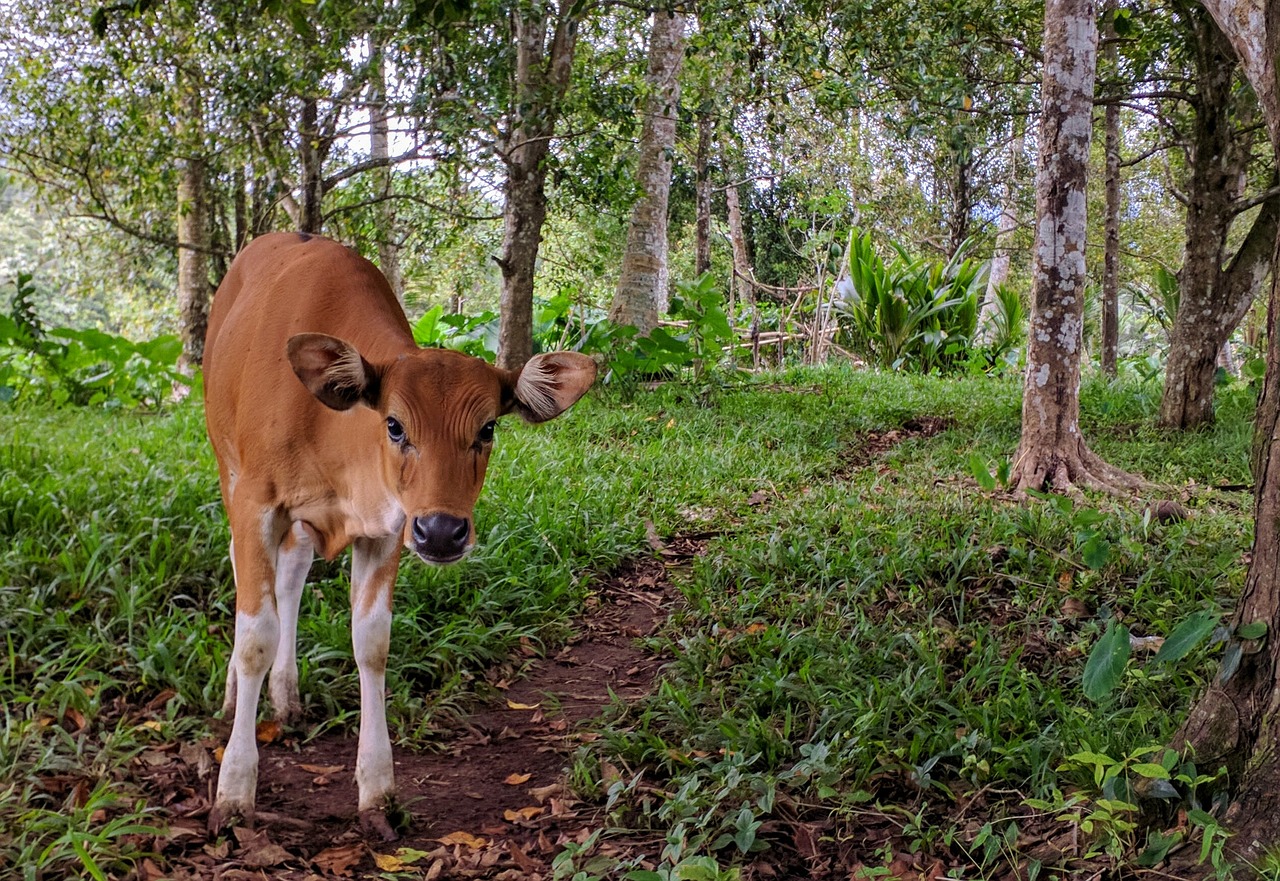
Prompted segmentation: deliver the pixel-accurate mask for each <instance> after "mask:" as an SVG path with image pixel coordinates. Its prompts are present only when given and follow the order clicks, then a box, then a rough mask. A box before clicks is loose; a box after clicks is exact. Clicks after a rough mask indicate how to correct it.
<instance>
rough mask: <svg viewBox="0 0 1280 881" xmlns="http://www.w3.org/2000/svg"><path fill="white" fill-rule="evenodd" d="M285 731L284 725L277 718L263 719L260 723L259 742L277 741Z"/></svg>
mask: <svg viewBox="0 0 1280 881" xmlns="http://www.w3.org/2000/svg"><path fill="white" fill-rule="evenodd" d="M283 733H284V726H283V725H281V724H280V723H279V722H277V721H276V720H275V719H263V720H262V721H261V722H259V723H258V743H275V742H276V741H277V740H279V739H280V735H281V734H283Z"/></svg>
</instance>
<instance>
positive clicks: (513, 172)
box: [497, 0, 578, 370]
mask: <svg viewBox="0 0 1280 881" xmlns="http://www.w3.org/2000/svg"><path fill="white" fill-rule="evenodd" d="M573 9H574V6H573V5H572V3H571V2H570V0H565V2H564V8H563V9H562V10H561V11H560V13H559V14H556V13H554V12H553V11H552V10H551V9H549V8H543V6H542V5H541V4H535V5H534V6H533V7H532V8H530V7H527V6H522V7H521V8H520V9H519V10H517V11H515V12H513V13H512V30H513V32H514V34H515V43H516V77H515V96H514V100H513V102H512V108H511V111H510V114H509V126H510V134H509V135H508V136H507V138H506V139H505V142H504V144H503V145H502V149H501V154H502V159H503V161H504V163H505V164H506V167H507V180H506V182H505V184H504V185H503V197H504V204H503V209H502V218H503V220H502V256H501V257H499V258H498V259H497V262H498V266H499V267H500V268H501V269H502V295H501V298H500V299H499V311H500V314H501V317H500V319H499V326H498V359H497V363H498V366H499V367H501V368H503V369H506V370H514V369H516V368H519V367H521V366H523V365H524V362H526V361H528V360H529V359H530V358H531V357H533V279H534V270H535V268H536V266H537V262H538V248H539V246H540V244H541V243H542V224H543V223H544V222H546V219H547V192H546V184H547V168H546V157H547V152H548V150H549V149H550V146H551V138H552V136H553V135H554V134H555V128H556V121H557V120H558V119H559V116H560V104H561V101H562V100H563V98H564V94H565V90H566V89H567V88H568V86H569V73H570V71H571V70H572V67H573V54H574V48H575V46H576V45H577V39H578V17H577V14H576V13H574V12H573ZM552 24H554V30H553V31H552V35H551V45H550V47H548V46H547V30H548V26H549V25H552Z"/></svg>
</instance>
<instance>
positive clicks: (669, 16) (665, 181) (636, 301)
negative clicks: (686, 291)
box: [609, 9, 684, 336]
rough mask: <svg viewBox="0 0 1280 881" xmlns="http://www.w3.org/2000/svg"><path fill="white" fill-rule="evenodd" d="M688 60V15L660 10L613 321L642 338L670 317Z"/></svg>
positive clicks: (655, 23)
mask: <svg viewBox="0 0 1280 881" xmlns="http://www.w3.org/2000/svg"><path fill="white" fill-rule="evenodd" d="M683 60H684V15H683V14H682V13H678V12H668V11H666V10H665V9H659V10H658V11H656V12H655V13H654V14H653V30H652V31H651V33H650V35H649V71H648V74H647V75H646V79H647V81H648V86H649V90H650V91H649V98H648V101H647V102H646V104H647V106H646V108H645V114H644V123H643V124H642V126H641V131H640V158H639V161H638V162H637V164H636V179H637V181H638V182H639V184H640V190H641V192H640V198H638V199H637V200H636V203H635V205H633V206H632V209H631V223H630V225H629V227H628V229H627V247H626V250H625V251H624V252H623V255H622V273H621V275H620V276H619V278H618V287H617V290H616V291H615V292H614V296H613V306H612V308H610V310H609V320H610V321H612V322H613V323H614V324H620V325H632V326H634V327H636V328H637V329H638V330H639V331H640V334H641V335H642V336H644V335H648V334H649V333H650V331H652V330H653V329H654V328H655V327H657V326H658V319H659V317H660V316H662V315H663V314H665V313H666V311H667V304H668V300H669V293H668V290H667V286H668V281H669V275H670V271H669V267H668V264H667V202H668V198H669V196H670V193H671V160H672V155H673V154H674V152H675V146H676V119H677V117H678V116H679V109H680V79H679V78H680V66H681V63H682V62H683Z"/></svg>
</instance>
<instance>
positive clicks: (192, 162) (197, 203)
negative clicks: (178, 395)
mask: <svg viewBox="0 0 1280 881" xmlns="http://www.w3.org/2000/svg"><path fill="white" fill-rule="evenodd" d="M177 85H178V88H177V92H178V107H179V113H178V131H177V140H178V143H179V145H180V147H179V149H181V150H182V151H183V153H184V154H185V155H183V156H182V158H181V159H180V160H179V169H178V217H177V228H178V333H179V336H180V337H181V339H182V357H181V360H180V361H179V364H178V367H179V369H180V370H182V371H183V372H184V373H185V372H190V371H191V370H192V369H194V368H195V367H198V366H200V365H201V364H202V363H203V362H204V338H205V333H206V332H207V331H208V329H209V210H208V199H209V195H208V190H207V186H206V180H205V178H206V174H207V169H206V167H205V159H204V103H203V101H202V99H201V94H200V84H199V82H198V81H197V80H196V78H195V76H194V75H192V74H188V73H186V72H184V71H179V72H178V84H177Z"/></svg>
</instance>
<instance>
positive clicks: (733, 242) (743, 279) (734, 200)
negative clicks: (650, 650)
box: [724, 183, 756, 307]
mask: <svg viewBox="0 0 1280 881" xmlns="http://www.w3.org/2000/svg"><path fill="white" fill-rule="evenodd" d="M724 201H725V211H726V214H727V215H728V217H727V220H728V223H729V248H730V250H731V251H732V252H733V278H732V279H730V282H731V284H730V286H729V290H730V291H736V292H737V294H738V297H737V299H738V301H739V302H742V303H749V304H751V305H755V302H756V289H755V287H754V286H753V285H752V284H751V280H752V279H753V278H755V273H754V272H752V270H751V257H750V255H749V254H748V252H747V233H746V229H745V228H744V226H743V223H742V199H741V197H740V196H739V195H738V185H737V184H734V183H730V184H729V186H727V187H725V190H724ZM733 300H734V298H733V295H732V294H730V297H729V305H730V307H732V306H733Z"/></svg>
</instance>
